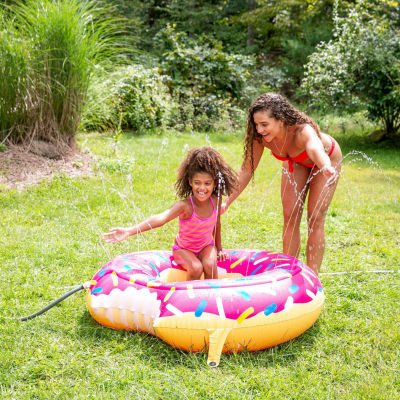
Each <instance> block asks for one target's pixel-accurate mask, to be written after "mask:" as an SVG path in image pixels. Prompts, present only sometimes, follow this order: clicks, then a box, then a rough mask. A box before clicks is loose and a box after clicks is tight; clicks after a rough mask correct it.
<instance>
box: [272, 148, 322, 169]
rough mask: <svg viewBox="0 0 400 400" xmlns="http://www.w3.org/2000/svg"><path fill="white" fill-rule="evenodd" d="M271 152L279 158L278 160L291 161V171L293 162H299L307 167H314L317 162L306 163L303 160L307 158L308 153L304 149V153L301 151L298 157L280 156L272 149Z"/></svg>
mask: <svg viewBox="0 0 400 400" xmlns="http://www.w3.org/2000/svg"><path fill="white" fill-rule="evenodd" d="M271 154H272V155H273V156H274V157H275V158H277V159H278V160H281V161H289V172H293V163H294V162H297V163H299V164H301V165H304V166H305V167H307V168H314V167H315V164H305V163H304V162H303V161H305V160H307V158H309V157H308V154H307V152H306V151H305V150H304V151H303V152H302V153H300V154H299V155H298V156H296V157H281V156H278V155H277V154H275V153H274V152H272V151H271Z"/></svg>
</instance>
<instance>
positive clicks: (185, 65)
mask: <svg viewBox="0 0 400 400" xmlns="http://www.w3.org/2000/svg"><path fill="white" fill-rule="evenodd" d="M156 43H157V44H158V47H159V51H160V73H161V74H163V75H166V77H167V79H166V84H167V85H168V88H169V90H170V93H171V94H172V95H173V96H174V97H176V98H177V99H178V101H179V103H180V104H181V119H182V121H184V120H186V122H187V123H191V124H192V125H193V127H195V128H200V129H204V128H205V129H208V128H209V127H210V126H212V125H213V124H214V122H215V121H217V120H218V119H219V118H220V117H221V113H223V108H224V106H226V107H229V104H231V103H235V102H237V100H238V99H240V98H241V96H242V93H243V89H244V87H245V83H246V80H247V79H248V77H249V76H250V69H251V68H252V67H253V65H254V60H253V59H252V58H251V57H248V56H243V55H237V54H228V53H226V52H224V51H223V50H222V48H221V45H220V44H219V43H216V42H214V43H211V42H209V41H207V40H206V39H205V38H199V39H198V41H197V42H196V41H194V40H193V39H191V38H189V37H188V36H187V34H186V33H183V32H177V31H176V30H175V27H174V26H170V25H167V27H166V28H165V29H164V30H162V31H160V32H159V33H158V35H157V36H156ZM188 107H189V108H190V107H192V116H193V118H191V115H190V114H188V113H187V112H186V109H187V108H188ZM221 107H222V108H221ZM226 107H225V108H226Z"/></svg>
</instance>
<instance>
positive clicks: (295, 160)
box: [271, 139, 335, 172]
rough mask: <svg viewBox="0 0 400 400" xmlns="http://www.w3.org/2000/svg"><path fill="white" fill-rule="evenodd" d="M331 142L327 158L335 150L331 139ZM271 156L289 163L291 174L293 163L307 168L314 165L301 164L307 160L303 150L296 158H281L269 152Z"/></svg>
mask: <svg viewBox="0 0 400 400" xmlns="http://www.w3.org/2000/svg"><path fill="white" fill-rule="evenodd" d="M331 140H332V146H331V149H330V151H329V153H328V157H330V156H331V154H332V153H333V150H334V149H335V142H334V141H333V139H331ZM271 154H272V155H273V156H274V157H275V158H277V159H278V160H281V161H289V172H293V163H294V162H297V163H299V164H301V165H304V166H305V167H307V168H314V167H315V164H305V163H304V162H303V161H305V160H307V158H309V156H308V154H307V151H306V150H304V151H303V152H302V153H300V154H299V155H298V156H296V157H281V156H278V155H277V154H275V153H274V152H273V151H271Z"/></svg>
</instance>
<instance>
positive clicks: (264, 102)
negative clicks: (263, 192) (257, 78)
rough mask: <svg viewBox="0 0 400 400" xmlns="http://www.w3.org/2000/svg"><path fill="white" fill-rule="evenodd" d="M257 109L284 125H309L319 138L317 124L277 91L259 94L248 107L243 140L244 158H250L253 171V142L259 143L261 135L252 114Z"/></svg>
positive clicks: (319, 133)
mask: <svg viewBox="0 0 400 400" xmlns="http://www.w3.org/2000/svg"><path fill="white" fill-rule="evenodd" d="M259 111H269V112H270V117H272V118H275V119H276V120H278V121H282V122H283V123H284V124H285V125H286V126H294V125H301V124H308V125H311V126H312V127H313V128H314V130H315V132H316V133H317V135H318V137H319V138H321V132H320V129H319V127H318V125H317V124H316V123H315V122H314V120H313V119H312V118H310V117H309V116H308V115H306V114H304V113H302V112H301V111H299V110H297V109H296V108H295V107H293V106H292V105H291V104H290V103H289V101H288V100H287V99H286V97H284V96H282V95H280V94H278V93H264V94H262V95H261V96H259V97H258V98H257V99H256V100H255V101H254V103H253V104H252V105H251V107H250V108H249V113H248V117H247V127H246V133H245V140H244V159H245V160H248V159H250V163H251V170H252V172H253V173H254V159H253V142H254V140H257V142H259V143H261V140H262V138H261V136H260V135H259V134H258V133H257V130H256V126H255V124H254V118H253V116H254V114H255V113H256V112H259Z"/></svg>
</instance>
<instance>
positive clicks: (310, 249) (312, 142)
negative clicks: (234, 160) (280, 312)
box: [222, 93, 342, 274]
mask: <svg viewBox="0 0 400 400" xmlns="http://www.w3.org/2000/svg"><path fill="white" fill-rule="evenodd" d="M264 148H267V149H269V150H271V153H272V155H273V156H274V157H276V158H277V159H279V160H281V161H283V170H282V181H281V200H282V207H283V218H284V224H283V234H282V239H283V252H284V253H286V254H289V255H292V256H295V257H298V256H299V252H300V221H301V216H302V213H303V208H304V204H305V198H306V195H307V193H308V205H307V222H308V240H307V249H306V254H307V265H308V266H309V267H310V268H312V269H313V271H314V272H315V273H316V274H318V272H319V269H320V266H321V263H322V258H323V254H324V250H325V231H324V223H325V216H326V213H327V210H328V207H329V204H330V202H331V200H332V197H333V194H334V192H335V189H336V185H337V182H338V178H339V173H340V167H341V160H342V152H341V150H340V147H339V145H338V143H337V142H336V141H335V139H333V138H332V137H330V136H329V135H327V134H325V133H322V132H320V130H319V127H318V125H317V124H316V123H315V122H314V121H313V120H312V119H311V118H310V117H308V116H307V115H305V114H303V113H302V112H300V111H299V110H297V109H296V108H294V107H293V106H292V105H291V104H290V103H289V102H288V100H287V99H286V98H285V97H283V96H281V95H279V94H276V93H266V94H263V95H261V96H260V97H258V98H257V99H256V101H255V102H254V103H253V105H252V106H251V107H250V109H249V114H248V121H247V129H246V133H245V139H244V161H243V164H242V167H241V168H240V171H239V173H238V177H239V186H238V189H237V190H235V191H234V192H233V193H232V194H231V195H230V196H229V197H228V198H227V200H226V202H225V203H224V204H223V206H222V208H223V211H225V210H226V209H227V208H228V207H229V205H230V204H231V203H232V202H233V201H234V200H235V199H236V197H238V196H239V194H240V193H241V192H242V191H243V190H244V189H245V187H246V186H247V185H248V183H249V181H250V179H251V178H252V176H253V174H254V171H255V170H256V168H257V166H258V163H259V161H260V159H261V156H262V154H263V151H264Z"/></svg>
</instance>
